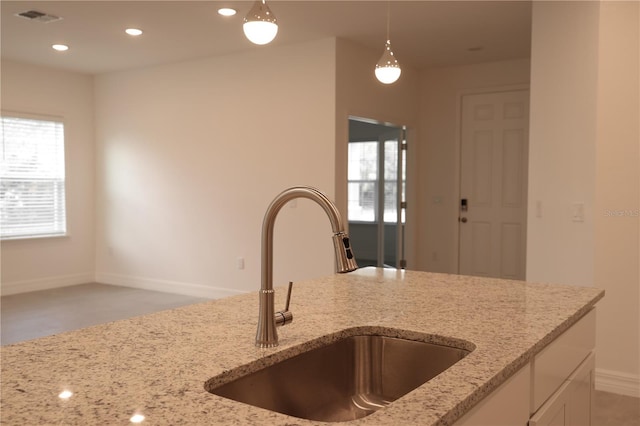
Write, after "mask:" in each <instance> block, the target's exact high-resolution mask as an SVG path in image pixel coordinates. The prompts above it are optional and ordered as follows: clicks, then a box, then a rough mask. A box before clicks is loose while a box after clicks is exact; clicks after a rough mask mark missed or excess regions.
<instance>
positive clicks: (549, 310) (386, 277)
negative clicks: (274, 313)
mask: <svg viewBox="0 0 640 426" xmlns="http://www.w3.org/2000/svg"><path fill="white" fill-rule="evenodd" d="M257 290H258V286H256V292H252V293H250V294H244V295H240V296H234V297H229V298H225V299H220V300H215V301H210V302H205V303H200V304H196V305H190V306H185V307H182V308H178V309H173V310H169V311H163V312H158V313H155V314H151V315H145V316H141V317H135V318H131V319H127V320H122V321H117V322H113V323H108V324H103V325H99V326H95V327H90V328H86V329H82V330H78V331H73V332H68V333H63V334H59V335H56V336H50V337H44V338H40V339H36V340H33V341H29V342H24V343H18V344H14V345H10V346H5V347H3V348H2V352H1V354H2V378H1V380H2V386H1V391H2V393H1V401H0V404H1V417H0V420H1V423H2V424H7V425H27V424H30V425H35V424H38V425H49V424H83V425H94V424H109V425H117V424H122V425H125V424H130V418H131V417H132V416H133V415H134V414H143V415H144V416H145V420H144V424H149V425H152V424H161V425H164V424H171V425H181V424H189V425H201V424H224V425H230V424H238V425H241V424H242V425H245V424H252V425H278V424H279V425H284V424H287V425H293V424H296V425H307V424H314V422H311V421H306V420H301V419H298V418H294V417H290V416H286V415H284V414H279V413H275V412H271V411H267V410H263V409H260V408H256V407H252V406H249V405H245V404H242V403H238V402H235V401H231V400H228V399H225V398H222V397H218V396H215V395H213V394H210V393H208V392H207V391H206V390H205V388H204V383H205V382H206V381H207V380H209V379H210V378H212V377H214V376H217V375H219V374H221V373H223V372H228V371H229V370H232V369H234V368H236V367H239V366H242V365H244V364H248V363H252V362H254V361H261V360H268V359H273V358H274V357H275V358H277V357H278V354H289V353H290V352H297V351H300V350H303V349H302V348H304V346H305V345H304V344H305V342H309V341H310V340H312V339H317V338H321V337H322V336H326V335H329V334H335V333H339V332H341V331H342V330H345V329H349V328H352V327H360V326H369V327H382V328H393V329H400V330H406V331H407V332H409V333H416V332H418V333H425V334H428V335H430V336H432V337H433V340H434V341H436V342H440V343H445V344H446V343H447V342H448V341H450V339H454V340H455V342H457V343H456V344H459V342H460V340H462V341H466V342H470V343H472V344H473V345H475V349H474V350H473V352H471V353H470V354H469V355H467V356H466V357H465V358H464V359H462V360H461V361H459V362H458V363H457V364H455V365H454V366H453V367H451V368H449V369H448V370H446V371H445V372H443V373H442V374H440V375H439V376H437V377H435V378H434V379H432V380H430V381H429V382H427V383H426V384H424V385H422V386H421V387H419V388H418V389H415V390H414V391H412V392H410V393H409V394H407V395H405V396H404V397H402V398H400V399H398V400H397V401H395V402H393V403H392V404H391V405H390V406H388V407H386V408H384V409H381V410H379V411H377V412H375V413H373V414H371V415H369V416H367V417H364V418H362V419H359V420H355V421H353V422H350V423H349V424H351V423H353V424H357V425H362V424H375V425H379V424H389V425H392V424H393V425H396V424H416V423H419V424H422V425H431V424H452V423H453V422H455V420H456V419H458V418H459V417H461V416H462V415H463V414H464V413H465V412H466V411H468V410H469V409H470V408H471V407H472V406H473V405H475V403H477V402H478V401H479V400H481V399H482V398H484V397H485V396H486V395H487V394H488V393H489V392H491V391H492V390H494V389H495V388H496V387H497V386H498V385H500V384H501V383H502V382H504V381H505V380H506V379H507V378H508V377H509V376H510V375H511V374H513V373H514V372H516V371H517V370H518V369H519V368H520V367H521V366H523V365H524V364H525V363H527V362H528V361H529V360H530V359H531V358H532V357H533V356H534V354H536V353H537V352H539V351H540V350H541V349H542V348H543V347H544V346H546V345H547V344H548V343H549V342H551V341H552V340H553V339H555V338H556V337H557V336H558V335H559V334H561V333H562V332H563V331H564V330H566V329H567V328H569V327H570V326H571V325H572V324H573V323H575V322H576V321H577V320H578V319H579V318H581V317H582V316H583V315H584V314H586V313H587V312H588V311H589V310H590V309H591V307H593V306H594V304H595V303H596V302H597V301H598V300H599V299H600V298H602V297H603V295H604V292H603V291H602V290H599V289H596V288H589V287H572V286H562V285H548V284H531V283H524V282H521V281H507V280H497V279H486V278H476V277H468V276H457V275H445V274H434V273H426V272H414V271H396V270H382V269H375V268H366V269H361V270H358V271H356V272H353V273H350V274H344V275H333V276H329V277H326V278H321V279H316V280H309V281H305V282H301V283H296V284H295V285H294V290H293V295H292V300H291V311H292V312H293V314H294V320H293V323H292V324H290V325H288V326H286V327H282V328H279V329H278V333H279V336H280V345H279V346H278V347H277V348H271V349H258V348H256V347H255V346H254V338H255V333H256V324H257V316H258V297H257ZM285 296H286V289H285V287H277V288H276V308H277V309H279V308H281V307H282V306H284V298H285ZM454 340H451V342H453V341H454ZM283 356H284V355H283ZM259 363H260V362H258V363H257V364H259ZM63 390H70V391H72V392H73V396H71V397H70V398H69V399H67V400H63V399H60V398H59V397H58V394H59V393H60V392H61V391H63ZM316 423H317V422H316ZM322 424H326V423H322Z"/></svg>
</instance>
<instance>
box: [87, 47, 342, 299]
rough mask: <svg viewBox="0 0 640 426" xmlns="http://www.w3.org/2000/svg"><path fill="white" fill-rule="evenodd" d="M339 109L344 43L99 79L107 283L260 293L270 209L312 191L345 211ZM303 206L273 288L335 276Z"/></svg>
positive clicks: (285, 241)
mask: <svg viewBox="0 0 640 426" xmlns="http://www.w3.org/2000/svg"><path fill="white" fill-rule="evenodd" d="M334 105H335V40H334V39H327V40H321V41H316V42H311V43H304V44H299V45H293V46H283V47H273V46H266V47H262V48H256V49H255V51H252V52H249V53H243V54H237V55H229V56H225V57H216V58H208V59H202V60H194V61H187V62H181V63H177V64H171V65H164V66H158V67H153V68H148V69H141V70H135V71H127V72H118V73H111V74H106V75H101V76H98V77H97V78H96V122H97V131H96V134H97V170H98V177H97V183H98V185H97V188H98V198H97V201H98V203H97V224H98V226H97V280H98V281H100V282H106V283H112V284H123V285H134V286H138V287H147V288H154V289H164V290H167V291H175V292H179V293H184V294H192V295H198V296H208V297H220V296H225V295H229V294H234V293H237V292H246V291H257V290H258V289H259V287H260V236H261V235H260V234H261V225H262V219H263V216H264V213H265V211H266V209H267V206H268V204H269V203H270V202H271V200H272V199H273V198H274V197H275V196H276V195H277V194H278V193H279V192H281V191H282V190H284V189H285V188H287V187H290V186H294V185H301V184H305V185H312V186H315V187H317V188H319V189H321V190H322V191H324V192H325V193H327V195H328V196H329V197H330V198H333V197H334V193H333V190H334V187H335V169H334V159H335V113H334V108H335V107H334ZM295 206H296V207H295V208H291V207H287V206H285V207H284V208H283V210H282V211H281V213H280V215H279V216H278V221H277V223H276V227H275V240H276V244H275V255H274V271H275V274H274V275H275V279H274V285H276V286H278V285H282V284H285V283H286V280H289V279H291V280H294V281H295V280H300V279H305V278H311V277H316V276H320V275H326V274H330V273H332V271H333V267H334V261H333V249H332V242H331V235H332V234H331V227H330V223H329V220H328V219H327V217H326V215H325V214H324V212H323V211H322V209H321V208H320V207H319V206H317V205H315V204H314V203H313V202H312V201H309V200H299V201H298V202H297V203H296V204H295ZM239 257H242V258H244V260H245V269H243V270H239V269H237V258H239ZM294 298H295V294H294Z"/></svg>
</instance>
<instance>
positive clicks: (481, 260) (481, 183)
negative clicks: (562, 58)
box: [458, 90, 529, 280]
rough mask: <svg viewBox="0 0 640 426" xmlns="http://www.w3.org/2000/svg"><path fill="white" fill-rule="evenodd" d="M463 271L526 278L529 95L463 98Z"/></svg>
mask: <svg viewBox="0 0 640 426" xmlns="http://www.w3.org/2000/svg"><path fill="white" fill-rule="evenodd" d="M461 123H462V124H461V148H460V153H461V156H460V200H459V205H458V208H459V217H458V222H459V263H458V268H459V273H460V274H463V275H477V276H486V277H496V278H510V279H518V280H524V278H525V261H526V244H527V243H526V239H527V235H526V232H527V165H528V152H529V148H528V146H529V143H528V136H529V91H528V90H516V91H509V92H496V93H481V94H473V95H465V96H463V97H462V120H461Z"/></svg>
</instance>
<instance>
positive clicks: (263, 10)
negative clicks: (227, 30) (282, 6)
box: [242, 0, 278, 45]
mask: <svg viewBox="0 0 640 426" xmlns="http://www.w3.org/2000/svg"><path fill="white" fill-rule="evenodd" d="M242 29H243V30H244V35H245V36H246V37H247V38H248V39H249V41H250V42H251V43H255V44H260V45H262V44H267V43H270V42H271V41H272V40H273V39H274V38H276V34H278V24H277V20H276V17H275V15H274V14H273V13H272V12H271V9H269V6H267V4H266V3H265V0H262V1H260V0H257V1H256V2H254V3H253V6H252V7H251V10H250V11H249V13H248V14H247V16H245V18H244V24H243V25H242Z"/></svg>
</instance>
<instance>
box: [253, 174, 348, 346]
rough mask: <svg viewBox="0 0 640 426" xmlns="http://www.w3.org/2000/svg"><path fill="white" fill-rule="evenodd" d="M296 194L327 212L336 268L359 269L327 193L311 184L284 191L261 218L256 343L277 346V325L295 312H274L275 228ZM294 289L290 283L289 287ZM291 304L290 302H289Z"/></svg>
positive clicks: (340, 217)
mask: <svg viewBox="0 0 640 426" xmlns="http://www.w3.org/2000/svg"><path fill="white" fill-rule="evenodd" d="M295 198H308V199H310V200H313V201H315V202H316V203H318V204H319V205H320V206H321V207H322V208H323V209H324V211H325V213H327V216H328V217H329V220H330V221H331V229H332V230H333V246H334V249H335V253H336V272H338V273H345V272H351V271H355V270H356V269H358V265H357V263H356V259H355V258H354V257H353V252H352V250H351V245H350V243H349V236H348V235H347V233H346V232H345V230H344V229H345V228H344V224H343V221H342V216H340V212H339V211H338V209H337V207H336V206H335V204H333V202H331V200H329V198H327V196H326V195H324V194H323V193H322V192H320V191H318V190H317V189H315V188H312V187H309V186H296V187H293V188H289V189H286V190H285V191H283V192H281V193H280V194H279V195H278V196H277V197H276V198H275V199H274V200H273V201H272V202H271V204H270V205H269V207H268V208H267V212H266V213H265V215H264V220H263V222H262V282H261V285H260V311H259V316H258V331H257V333H256V346H258V347H260V348H269V347H273V346H278V332H277V331H276V326H278V325H285V324H288V323H290V322H291V320H292V319H293V315H292V314H291V312H289V310H288V306H287V308H286V309H285V311H284V312H277V313H276V312H274V311H275V308H274V290H273V228H274V224H275V221H276V216H277V215H278V212H279V211H280V209H281V208H282V207H283V206H284V205H285V204H286V203H287V202H289V201H291V200H293V199H295ZM289 292H291V286H290V287H289ZM287 305H288V303H287Z"/></svg>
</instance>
